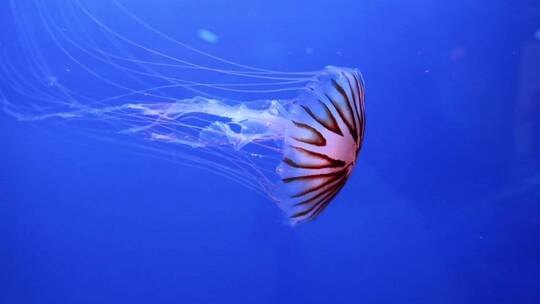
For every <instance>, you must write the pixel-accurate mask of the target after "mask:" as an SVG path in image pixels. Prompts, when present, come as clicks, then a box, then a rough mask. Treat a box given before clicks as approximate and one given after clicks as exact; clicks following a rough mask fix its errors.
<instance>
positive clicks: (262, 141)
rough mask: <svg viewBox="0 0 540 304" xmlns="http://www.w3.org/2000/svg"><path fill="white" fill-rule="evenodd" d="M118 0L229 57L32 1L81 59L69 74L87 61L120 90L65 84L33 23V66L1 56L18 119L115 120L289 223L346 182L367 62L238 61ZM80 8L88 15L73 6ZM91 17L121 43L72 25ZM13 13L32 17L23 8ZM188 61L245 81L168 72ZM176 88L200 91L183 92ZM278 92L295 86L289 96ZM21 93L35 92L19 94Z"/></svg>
mask: <svg viewBox="0 0 540 304" xmlns="http://www.w3.org/2000/svg"><path fill="white" fill-rule="evenodd" d="M54 3H55V2H54ZM112 3H113V4H114V5H116V6H117V7H118V8H119V11H120V12H122V13H125V14H126V15H127V16H128V17H129V18H130V19H132V20H134V21H135V22H136V24H139V25H141V26H142V28H143V29H146V30H149V32H150V33H153V34H157V36H158V37H159V38H162V39H164V40H166V41H168V42H171V43H173V44H174V45H175V46H177V47H179V48H184V49H187V50H188V51H190V52H195V53H196V54H198V55H202V56H203V57H204V56H206V57H207V58H208V59H211V60H213V61H217V62H218V63H219V64H220V65H222V66H223V65H224V66H225V67H219V68H216V67H212V66H208V65H201V64H198V63H194V62H190V61H187V60H185V59H181V58H177V57H174V56H171V55H170V54H166V53H164V52H163V51H160V50H157V49H153V48H151V47H149V46H147V45H144V44H143V42H139V41H134V40H133V38H127V37H125V36H123V35H122V34H121V33H119V32H116V31H115V30H114V29H112V28H111V27H109V26H108V25H107V24H106V23H104V22H103V21H101V20H100V19H99V18H98V17H97V16H96V15H94V14H93V13H92V12H91V11H90V10H89V9H88V8H87V6H85V5H84V4H83V3H82V2H81V1H70V2H63V1H59V2H58V4H57V6H54V5H53V4H51V6H54V7H56V9H58V10H62V9H64V7H67V8H69V11H64V12H63V14H61V17H62V18H61V19H57V18H53V17H54V15H53V14H54V9H51V8H50V6H49V5H47V4H44V3H42V2H41V1H36V2H34V4H35V5H36V7H35V8H37V10H38V12H39V14H38V15H39V16H40V18H41V22H42V23H41V24H42V25H43V28H44V29H45V32H44V33H43V34H46V35H48V36H49V37H50V43H51V45H52V46H53V47H54V48H55V49H56V50H57V52H58V54H60V55H62V56H63V57H64V58H65V59H66V61H67V62H70V64H71V65H73V66H74V68H70V71H73V72H72V74H73V73H74V72H75V71H81V72H82V73H85V74H86V75H87V77H88V78H89V79H93V80H95V81H96V82H97V83H99V84H101V85H102V86H103V87H105V88H113V89H115V90H117V91H120V93H118V94H115V95H109V96H103V97H101V98H96V97H95V96H93V95H94V94H92V95H91V94H87V93H86V92H85V91H84V89H86V86H85V85H82V86H77V84H75V85H73V84H71V85H70V83H66V82H65V81H64V80H63V78H62V77H59V76H56V74H57V73H55V71H54V64H51V63H49V62H48V61H47V53H46V52H44V51H43V49H42V47H40V45H39V42H40V41H39V39H36V38H35V36H34V35H36V34H35V33H34V32H33V31H29V30H28V29H26V28H24V30H21V32H20V34H21V36H23V37H22V38H23V39H22V41H23V42H25V43H26V44H25V43H22V44H21V49H22V52H21V53H22V54H23V55H24V56H25V58H26V60H27V61H26V62H27V64H26V66H25V67H24V68H27V69H29V70H27V72H25V71H24V68H23V69H17V67H15V66H13V64H14V63H12V62H11V61H10V60H9V59H10V58H9V57H6V55H2V56H0V74H2V78H1V79H2V80H0V81H1V82H2V83H4V84H6V85H4V86H2V88H3V89H2V90H0V99H1V100H2V102H3V108H4V112H5V113H6V114H9V115H11V116H12V117H14V118H16V119H18V120H21V121H40V120H45V119H47V120H60V121H69V122H71V124H72V125H77V124H78V123H79V122H80V121H81V120H84V121H95V122H98V123H104V124H105V125H106V126H107V127H108V128H110V129H112V130H114V131H116V134H115V135H114V140H115V141H119V142H123V140H122V138H129V139H130V140H129V143H130V144H131V143H133V147H134V148H136V149H141V150H142V151H146V153H147V154H149V155H152V156H155V155H165V158H166V157H167V155H169V154H170V153H171V152H172V153H173V154H174V155H175V159H178V162H179V163H180V164H183V165H189V166H193V167H200V168H202V169H205V170H209V171H212V172H213V173H215V174H218V175H221V176H224V177H226V178H229V179H232V180H234V181H236V182H238V183H239V184H241V185H243V186H246V187H248V188H250V189H253V190H254V191H256V192H258V193H261V194H263V195H265V196H266V197H269V198H270V199H271V200H272V201H274V202H275V203H276V204H277V206H279V207H280V208H281V209H282V210H283V211H284V212H285V214H286V215H287V217H288V218H289V219H290V223H292V224H297V223H302V222H305V221H310V220H313V219H315V218H316V217H317V216H319V215H320V214H321V212H322V211H323V210H324V209H325V208H326V207H327V206H328V205H329V203H330V202H331V201H332V200H333V199H334V198H335V197H336V195H337V194H338V193H339V191H340V190H341V189H342V188H343V187H344V185H345V184H346V182H347V180H348V178H349V176H350V174H351V173H352V171H353V169H354V167H355V164H356V162H357V157H358V154H359V151H360V150H361V147H362V142H363V139H364V129H365V105H364V83H363V80H362V77H361V74H360V72H359V71H358V70H356V69H350V68H341V67H335V66H328V67H326V68H325V69H323V70H322V71H318V72H279V71H271V70H264V69H261V68H256V67H250V66H246V65H242V64H238V63H234V62H231V61H228V60H224V59H221V58H219V57H216V56H213V55H210V54H206V53H204V52H202V51H199V50H197V49H194V48H192V47H191V46H189V45H185V44H183V43H181V42H178V41H176V40H174V39H172V38H171V37H169V36H167V35H165V34H164V33H161V32H159V31H157V30H156V29H154V28H153V27H151V26H150V25H148V24H146V23H144V21H142V20H141V19H140V18H138V17H137V16H134V15H133V14H132V13H131V12H130V11H129V10H128V9H127V8H126V7H124V6H122V5H120V4H119V3H117V2H116V1H112ZM11 6H12V8H13V12H14V14H15V13H16V12H17V11H23V10H21V7H19V4H18V3H17V1H12V2H11ZM27 9H28V8H27V7H25V10H24V11H25V12H26V11H27ZM68 12H69V14H68ZM74 12H78V13H79V14H80V15H70V14H73V13H74ZM20 16H21V17H20V18H24V16H26V14H20ZM70 16H71V18H72V19H70ZM85 18H86V19H87V22H89V24H93V25H95V26H96V27H98V28H99V29H100V31H101V32H102V33H103V35H104V37H103V38H104V40H103V41H106V42H112V45H113V46H114V48H108V46H107V45H106V44H105V42H102V44H100V45H96V41H100V43H101V40H99V39H98V38H99V36H92V39H85V37H86V36H85V35H77V34H76V33H75V32H69V31H66V30H65V29H66V28H69V29H75V28H77V26H80V23H79V22H82V20H84V19H85ZM16 20H18V24H19V26H23V27H26V24H27V23H26V22H25V20H24V19H16ZM74 20H75V21H74ZM71 22H75V23H74V24H72V23H71ZM46 35H39V36H40V37H39V38H40V39H43V37H45V36H46ZM105 38H106V39H105ZM50 49H52V48H51V47H48V48H47V51H49V50H50ZM127 50H129V51H134V50H136V51H139V52H141V53H142V54H143V55H144V56H143V58H140V57H138V56H135V55H132V53H133V52H128V51H127ZM19 59H20V58H19ZM21 62H24V61H21ZM161 67H165V68H166V69H164V70H160V68H161ZM186 68H187V69H188V70H195V71H198V72H200V73H203V74H212V75H214V74H218V75H224V76H227V77H234V78H237V79H247V80H248V81H246V82H240V83H211V82H198V81H195V80H191V79H184V78H180V77H173V76H172V75H170V74H169V73H170V72H171V71H175V70H179V71H184V72H185V71H186ZM105 72H106V73H105ZM40 75H52V76H50V77H46V78H43V77H41V76H40ZM51 79H54V81H51ZM299 85H301V86H299ZM179 89H181V90H183V92H182V93H185V91H189V92H191V93H192V94H191V96H194V97H188V98H179V97H177V95H179V94H177V93H178V90H179ZM216 92H218V93H219V92H237V93H240V94H245V96H249V97H251V96H254V95H257V94H263V95H264V96H266V98H262V99H248V98H246V99H244V100H241V101H237V100H232V99H230V98H225V97H221V96H220V95H219V94H216ZM281 92H296V93H297V95H296V96H293V97H291V98H282V97H279V93H281ZM92 93H95V92H92ZM272 95H275V97H274V96H272ZM23 99H24V100H31V102H29V103H27V104H23V103H21V102H15V101H19V100H23ZM250 100H255V101H250ZM131 139H132V140H131ZM126 141H127V139H126Z"/></svg>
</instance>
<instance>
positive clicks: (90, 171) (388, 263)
mask: <svg viewBox="0 0 540 304" xmlns="http://www.w3.org/2000/svg"><path fill="white" fill-rule="evenodd" d="M21 2H27V3H29V4H30V6H31V3H32V2H33V1H30V0H24V1H21ZM37 2H42V1H37ZM54 2H57V3H58V2H59V1H54ZM84 2H87V3H91V4H92V5H93V6H94V7H97V8H98V10H97V11H99V13H100V15H101V16H103V17H104V18H109V19H110V20H115V19H116V15H115V14H117V13H118V11H117V10H112V9H110V7H111V4H110V2H109V1H103V2H101V1H100V2H98V1H84ZM120 2H121V3H122V4H123V5H125V6H126V7H129V8H130V10H131V11H133V12H134V13H135V14H136V15H137V16H139V17H141V18H143V19H144V20H146V21H147V22H148V23H149V24H152V25H153V26H155V27H156V28H159V29H160V30H162V31H163V32H166V33H167V34H168V35H171V36H174V37H176V38H177V39H179V40H180V41H182V42H184V43H187V44H189V45H190V46H193V47H196V48H198V49H201V50H204V51H205V52H209V53H212V54H215V55H218V56H220V57H224V58H227V59H230V60H234V61H235V62H240V63H242V64H249V65H252V66H257V67H264V68H270V69H277V70H284V71H304V70H309V71H312V70H319V69H323V68H324V67H325V66H327V65H336V66H346V67H355V68H358V69H359V70H360V71H361V72H362V74H363V76H364V79H365V82H366V107H367V128H366V139H365V143H364V146H363V150H362V152H361V155H360V159H359V162H358V163H357V165H356V169H355V171H354V172H353V175H352V176H351V178H350V179H349V181H348V182H347V185H346V186H345V188H344V189H343V190H342V191H341V193H340V194H339V195H338V196H337V197H336V199H335V200H334V201H333V202H332V203H331V205H330V206H329V207H328V208H327V210H326V211H325V212H324V213H323V214H322V215H321V216H320V217H319V218H318V219H316V220H315V221H313V222H311V223H307V224H302V225H299V226H296V227H290V226H289V225H287V224H286V223H285V220H284V217H283V215H282V213H281V212H280V210H279V209H278V208H276V207H275V206H274V204H273V203H272V202H270V201H269V200H267V199H264V198H263V197H261V196H259V195H257V194H255V193H252V192H251V191H249V190H246V189H245V188H243V187H242V186H241V185H238V184H236V183H234V182H232V181H230V180H228V179H223V178H222V177H220V176H217V175H215V174H212V173H209V172H208V171H203V170H197V169H193V168H188V167H185V166H182V165H180V164H177V163H174V162H170V161H166V160H163V159H155V158H152V157H149V156H148V155H147V154H144V155H141V154H138V153H135V152H133V151H129V149H126V148H125V147H121V146H118V145H115V144H112V143H110V142H107V141H102V140H96V139H95V138H92V137H91V136H88V137H85V136H81V134H80V133H78V132H73V131H72V129H71V126H72V125H71V124H63V123H59V122H58V121H48V120H45V121H36V122H20V121H17V120H16V119H14V118H13V117H12V116H9V115H6V114H4V113H0V303H6V304H7V303H540V284H539V283H538V282H539V281H538V273H539V271H540V245H539V236H540V205H539V201H540V2H539V1H506V0H493V1H465V0H458V1H452V2H448V1H427V0H411V1H396V0H382V1H374V0H369V1H363V0H354V1H353V0H336V1H306V0H297V1H262V0H251V1H247V0H235V1H218V0H197V1H195V0H182V1H173V0H156V1H137V0H123V1H120ZM68 13H69V12H68ZM12 14H13V11H12V9H11V7H10V3H9V1H2V3H0V26H1V29H2V33H1V34H0V35H1V36H2V37H1V38H0V40H1V41H2V43H1V44H0V52H2V53H4V52H7V51H11V52H13V51H14V50H17V48H18V45H17V44H18V43H20V42H17V39H16V38H17V32H16V31H15V30H14V27H13V22H12V21H11V16H12ZM25 14H29V15H30V16H31V14H32V12H30V11H29V12H25ZM121 20H122V19H121V18H118V21H117V22H118V23H121ZM116 25H117V26H119V27H120V28H123V31H124V32H129V31H130V28H129V25H128V24H124V25H123V24H116ZM28 26H32V24H28ZM34 26H36V25H34ZM90 32H91V31H90ZM144 39H146V41H152V39H153V38H152V36H149V37H144ZM97 43H99V41H98V42H97ZM156 43H159V41H158V40H156ZM155 47H156V48H158V49H159V48H160V45H159V44H157V45H156V46H155ZM185 56H186V57H183V59H186V60H192V59H191V58H190V57H187V56H189V54H187V55H185ZM11 60H13V62H11V63H12V64H13V65H14V66H17V64H18V62H16V61H17V58H16V57H14V58H13V59H11ZM47 60H49V61H50V62H51V64H52V65H54V63H55V60H57V58H55V54H52V53H51V56H50V58H47ZM58 60H60V59H58ZM196 60H198V62H201V60H204V57H197V58H196ZM202 63H203V64H204V62H202ZM19 64H22V63H19ZM188 77H189V76H188ZM76 81H77V82H78V83H79V85H80V86H81V87H82V86H85V85H86V86H88V85H90V83H91V80H88V81H89V82H88V83H85V81H86V80H85V79H77V80H76ZM2 85H4V86H6V82H3V81H1V80H0V91H2V90H3V89H8V88H7V87H6V88H2ZM100 89H101V88H100V87H95V88H92V90H95V91H99V90H100ZM11 102H12V103H14V104H16V103H17V100H11Z"/></svg>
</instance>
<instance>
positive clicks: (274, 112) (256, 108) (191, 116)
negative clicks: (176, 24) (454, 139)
mask: <svg viewBox="0 0 540 304" xmlns="http://www.w3.org/2000/svg"><path fill="white" fill-rule="evenodd" d="M74 107H75V108H74V109H73V111H65V112H53V113H45V114H43V113H41V114H37V115H27V114H25V115H22V114H18V113H15V112H11V115H12V116H14V117H16V118H18V119H20V120H44V119H51V118H60V119H102V118H103V119H105V118H106V119H107V120H108V121H113V122H114V121H116V122H118V123H121V124H122V125H123V126H124V129H123V130H121V131H120V132H121V133H144V134H147V135H149V137H150V139H152V140H155V141H163V142H170V143H179V144H185V145H189V146H191V147H203V146H213V145H231V146H233V147H234V148H235V149H237V150H239V149H241V148H242V147H244V146H245V145H246V144H248V143H254V142H265V141H275V140H280V139H282V138H283V136H284V133H285V130H286V129H287V128H288V127H290V121H289V120H288V119H287V118H286V117H287V112H286V110H285V109H284V108H283V106H282V105H281V104H280V103H279V102H278V101H277V100H265V101H259V102H256V103H253V104H250V106H247V105H246V104H242V103H241V104H235V105H229V104H227V103H225V102H223V101H221V100H217V99H210V98H205V97H194V98H190V99H182V100H178V101H176V102H161V103H126V104H122V105H118V106H109V107H101V108H100V107H88V106H74ZM126 126H127V128H126Z"/></svg>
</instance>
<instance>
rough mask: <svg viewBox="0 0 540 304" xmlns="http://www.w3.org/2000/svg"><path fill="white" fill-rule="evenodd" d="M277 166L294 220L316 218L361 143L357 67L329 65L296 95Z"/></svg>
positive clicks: (346, 174) (342, 182) (346, 172)
mask: <svg viewBox="0 0 540 304" xmlns="http://www.w3.org/2000/svg"><path fill="white" fill-rule="evenodd" d="M290 120H291V122H292V127H291V128H290V129H288V130H287V132H286V137H285V140H284V149H283V159H282V162H281V164H280V165H279V168H278V172H279V173H280V175H281V182H282V183H283V188H284V191H285V192H286V193H287V195H288V198H287V199H285V200H284V201H282V202H280V205H281V206H282V208H283V210H285V212H286V213H287V215H288V216H289V217H290V218H291V221H292V222H293V223H297V222H302V221H305V220H312V219H314V218H316V217H317V216H318V215H319V214H320V213H321V212H322V211H323V210H324V209H325V208H326V207H327V206H328V204H329V203H330V201H332V199H333V198H334V197H335V196H336V195H337V194H338V192H339V191H340V190H341V189H342V188H343V186H344V185H345V183H346V182H347V179H348V178H349V175H350V174H351V172H352V170H353V168H354V166H355V164H356V160H357V157H358V153H359V151H360V149H361V147H362V142H363V139H364V129H365V105H364V84H363V81H362V78H361V75H360V73H359V72H358V71H357V70H353V69H348V68H337V67H332V66H331V67H327V68H326V70H325V71H323V72H322V73H321V74H320V75H318V77H317V81H316V82H314V83H312V84H310V85H309V87H308V92H307V93H306V94H304V95H303V96H301V97H300V98H298V99H297V101H296V102H295V104H294V105H293V106H292V109H291V112H290Z"/></svg>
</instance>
